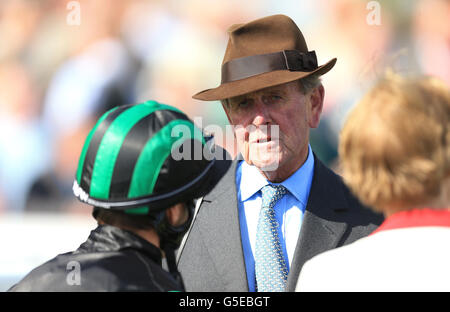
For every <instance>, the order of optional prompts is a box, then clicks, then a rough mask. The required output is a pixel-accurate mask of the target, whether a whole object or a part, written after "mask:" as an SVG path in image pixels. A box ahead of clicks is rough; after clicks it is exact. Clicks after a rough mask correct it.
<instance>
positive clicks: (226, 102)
mask: <svg viewBox="0 0 450 312" xmlns="http://www.w3.org/2000/svg"><path fill="white" fill-rule="evenodd" d="M220 103H221V104H222V108H223V111H224V112H225V115H227V119H228V122H229V123H230V124H233V123H232V121H231V119H230V115H229V114H228V103H229V102H228V99H225V100H221V101H220Z"/></svg>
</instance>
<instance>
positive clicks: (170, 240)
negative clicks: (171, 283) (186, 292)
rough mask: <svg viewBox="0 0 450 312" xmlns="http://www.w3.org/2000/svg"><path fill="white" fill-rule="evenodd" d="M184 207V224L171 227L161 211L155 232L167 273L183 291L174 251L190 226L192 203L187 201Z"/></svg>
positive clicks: (192, 213)
mask: <svg viewBox="0 0 450 312" xmlns="http://www.w3.org/2000/svg"><path fill="white" fill-rule="evenodd" d="M186 207H187V209H188V213H189V217H188V220H187V221H186V222H185V223H184V224H182V225H180V226H177V227H174V226H172V225H171V224H170V223H169V222H168V221H167V218H166V217H165V211H163V212H161V214H160V216H162V215H164V217H162V218H158V219H159V222H158V224H157V226H156V231H157V233H158V235H159V237H160V246H161V249H162V250H163V251H164V253H165V255H166V259H167V266H168V267H169V272H170V274H172V276H173V277H174V278H175V280H176V281H178V282H179V283H180V285H182V286H183V289H184V283H183V279H182V277H181V275H180V272H178V269H177V263H176V257H175V250H176V249H178V247H179V246H180V243H181V240H182V239H183V236H184V234H185V233H186V232H187V230H188V229H189V226H190V224H191V221H192V218H193V215H194V202H193V201H189V202H188V203H186Z"/></svg>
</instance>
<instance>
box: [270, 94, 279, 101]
mask: <svg viewBox="0 0 450 312" xmlns="http://www.w3.org/2000/svg"><path fill="white" fill-rule="evenodd" d="M270 99H271V100H272V101H279V100H281V96H279V95H271V96H270Z"/></svg>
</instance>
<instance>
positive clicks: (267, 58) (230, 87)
mask: <svg viewBox="0 0 450 312" xmlns="http://www.w3.org/2000/svg"><path fill="white" fill-rule="evenodd" d="M228 33H229V36H230V38H229V40H228V45H227V49H226V51H225V56H224V58H223V62H222V81H221V84H220V86H218V87H217V88H214V89H207V90H204V91H201V92H199V93H197V94H195V95H194V96H193V98H194V99H197V100H203V101H214V100H223V99H227V98H231V97H235V96H239V95H243V94H246V93H249V92H253V91H256V90H260V89H264V88H267V87H271V86H276V85H279V84H283V83H287V82H291V81H294V80H297V79H301V78H304V77H306V76H309V75H312V74H316V75H323V74H325V73H326V72H328V71H329V70H330V69H331V68H333V66H334V64H335V63H336V58H334V59H332V60H331V61H329V62H327V63H326V64H324V65H321V66H318V65H317V58H316V54H315V52H314V51H308V47H307V46H306V42H305V38H303V35H302V33H301V31H300V29H299V28H298V27H297V25H296V24H295V23H294V21H293V20H292V19H291V18H289V17H288V16H286V15H273V16H268V17H264V18H260V19H257V20H254V21H252V22H249V23H247V24H235V25H233V26H231V27H230V28H229V29H228Z"/></svg>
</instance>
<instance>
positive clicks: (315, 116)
mask: <svg viewBox="0 0 450 312" xmlns="http://www.w3.org/2000/svg"><path fill="white" fill-rule="evenodd" d="M324 97H325V89H324V88H323V86H322V84H321V85H320V86H318V87H317V88H314V89H313V90H312V91H311V93H310V94H309V102H310V115H309V120H308V124H309V127H310V128H317V127H318V126H319V123H320V115H321V114H322V109H323V99H324Z"/></svg>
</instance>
